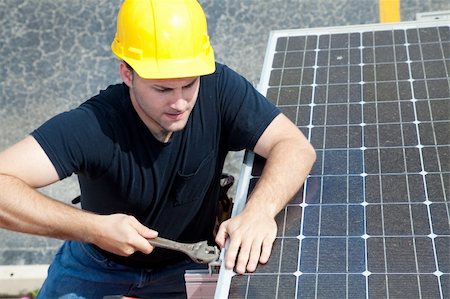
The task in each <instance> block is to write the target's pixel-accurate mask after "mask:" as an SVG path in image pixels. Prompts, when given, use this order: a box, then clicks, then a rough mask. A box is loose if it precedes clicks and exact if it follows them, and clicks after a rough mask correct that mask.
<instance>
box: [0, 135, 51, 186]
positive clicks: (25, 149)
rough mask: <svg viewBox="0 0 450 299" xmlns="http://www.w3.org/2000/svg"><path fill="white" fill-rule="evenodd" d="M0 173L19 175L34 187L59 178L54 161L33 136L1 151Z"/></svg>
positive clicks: (45, 184)
mask: <svg viewBox="0 0 450 299" xmlns="http://www.w3.org/2000/svg"><path fill="white" fill-rule="evenodd" d="M0 174H6V175H10V176H14V177H17V178H19V179H21V180H22V181H24V182H25V183H27V184H28V185H29V186H31V187H34V188H39V187H44V186H47V185H49V184H51V183H54V182H56V181H58V180H59V177H58V173H57V172H56V169H55V167H54V166H53V164H52V162H51V161H50V159H49V158H48V156H47V155H46V153H45V152H44V150H43V149H42V147H41V146H40V145H39V143H38V142H37V141H36V139H34V137H32V136H27V137H25V138H24V139H23V140H21V141H19V142H18V143H16V144H14V145H13V146H11V147H10V148H8V149H6V150H4V151H3V152H0Z"/></svg>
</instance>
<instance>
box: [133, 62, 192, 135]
mask: <svg viewBox="0 0 450 299" xmlns="http://www.w3.org/2000/svg"><path fill="white" fill-rule="evenodd" d="M130 71H131V70H130ZM125 83H126V84H127V85H128V86H129V87H130V97H131V101H132V103H133V106H134V108H135V109H136V112H137V113H138V115H139V117H140V118H141V119H142V121H143V122H144V123H145V124H146V125H147V127H148V128H149V129H150V131H151V132H152V134H153V135H154V136H155V137H156V138H157V139H158V140H160V141H162V142H167V141H168V140H169V139H170V136H171V134H172V132H175V131H179V130H182V129H183V128H184V127H185V126H186V123H187V121H188V118H189V115H190V113H191V111H192V109H193V108H194V105H195V102H196V101H197V95H198V90H199V86H200V77H189V78H177V79H143V78H141V77H139V75H138V74H137V73H136V72H132V78H131V82H130V83H131V84H128V83H127V82H125Z"/></svg>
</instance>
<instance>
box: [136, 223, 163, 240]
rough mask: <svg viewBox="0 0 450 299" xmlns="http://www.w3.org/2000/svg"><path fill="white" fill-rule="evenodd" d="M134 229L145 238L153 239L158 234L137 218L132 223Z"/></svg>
mask: <svg viewBox="0 0 450 299" xmlns="http://www.w3.org/2000/svg"><path fill="white" fill-rule="evenodd" d="M132 226H133V227H134V229H135V230H136V231H137V232H138V234H139V235H141V236H142V237H144V238H146V239H153V238H156V237H157V236H158V232H157V231H156V230H153V229H150V228H148V227H146V226H145V225H143V224H141V223H140V222H139V221H138V220H137V219H136V221H135V222H133V223H132Z"/></svg>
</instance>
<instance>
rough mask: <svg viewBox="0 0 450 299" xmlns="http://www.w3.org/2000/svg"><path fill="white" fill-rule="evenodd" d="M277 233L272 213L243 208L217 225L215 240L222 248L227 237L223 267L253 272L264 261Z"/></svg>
mask: <svg viewBox="0 0 450 299" xmlns="http://www.w3.org/2000/svg"><path fill="white" fill-rule="evenodd" d="M276 234H277V224H276V222H275V220H274V218H273V217H272V216H270V215H267V214H264V213H258V212H255V211H249V210H246V209H244V211H242V213H241V214H239V215H237V216H235V217H232V218H230V219H228V220H227V221H224V222H223V223H222V224H221V225H220V227H219V231H218V232H217V236H216V243H217V244H218V245H219V246H220V247H221V248H223V247H224V246H225V242H226V240H227V238H230V244H229V246H228V249H227V252H226V256H225V266H226V268H228V269H232V268H233V267H235V266H236V269H235V271H236V272H237V273H239V274H244V273H245V272H246V271H248V272H253V271H255V270H256V266H257V265H258V262H259V263H262V264H265V263H267V261H268V260H269V256H270V253H271V251H272V245H273V242H274V241H275V237H276Z"/></svg>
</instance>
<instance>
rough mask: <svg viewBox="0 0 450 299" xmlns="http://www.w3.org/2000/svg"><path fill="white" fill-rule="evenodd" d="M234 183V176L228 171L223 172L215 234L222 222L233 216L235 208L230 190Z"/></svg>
mask: <svg viewBox="0 0 450 299" xmlns="http://www.w3.org/2000/svg"><path fill="white" fill-rule="evenodd" d="M233 184H234V177H233V176H232V175H230V174H228V173H222V175H221V176H220V192H219V206H218V208H217V217H216V223H215V226H214V236H215V235H216V234H217V231H218V230H219V226H220V224H221V223H222V222H223V221H225V220H227V219H228V218H230V217H231V211H232V210H233V198H232V197H230V196H228V191H229V190H230V188H231V187H232V186H233Z"/></svg>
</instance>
